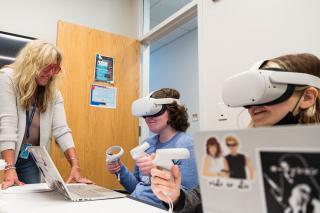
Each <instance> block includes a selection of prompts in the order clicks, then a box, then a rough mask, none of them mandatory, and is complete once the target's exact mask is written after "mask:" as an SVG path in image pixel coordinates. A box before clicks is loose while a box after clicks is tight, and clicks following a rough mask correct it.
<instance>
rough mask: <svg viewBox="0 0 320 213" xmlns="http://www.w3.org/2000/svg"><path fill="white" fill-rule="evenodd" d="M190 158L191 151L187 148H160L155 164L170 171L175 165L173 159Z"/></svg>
mask: <svg viewBox="0 0 320 213" xmlns="http://www.w3.org/2000/svg"><path fill="white" fill-rule="evenodd" d="M188 158H190V152H189V150H188V149H186V148H172V149H158V150H157V151H156V157H155V159H154V160H153V164H154V165H155V166H159V167H161V168H164V169H166V170H169V171H170V170H171V168H172V167H173V165H174V164H173V162H172V160H179V159H188Z"/></svg>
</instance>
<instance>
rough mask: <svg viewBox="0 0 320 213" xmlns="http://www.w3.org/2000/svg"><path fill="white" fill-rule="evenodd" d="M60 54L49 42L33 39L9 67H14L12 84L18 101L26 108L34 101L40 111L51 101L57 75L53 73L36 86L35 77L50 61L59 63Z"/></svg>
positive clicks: (44, 109)
mask: <svg viewBox="0 0 320 213" xmlns="http://www.w3.org/2000/svg"><path fill="white" fill-rule="evenodd" d="M61 60H62V55H61V53H60V51H59V50H58V49H57V48H56V47H55V46H54V45H53V44H51V43H48V42H45V41H41V40H34V41H31V42H30V43H28V44H27V45H26V46H25V47H24V48H23V49H22V50H21V51H20V53H19V55H18V56H17V58H16V60H15V62H14V63H12V64H11V65H10V66H9V67H12V68H13V69H14V76H13V79H14V84H15V87H16V90H17V92H18V102H19V105H21V106H22V107H23V108H25V109H27V108H28V107H29V106H31V104H32V102H33V101H35V104H36V106H37V107H38V108H39V110H40V112H44V111H46V109H47V108H48V107H49V106H50V104H51V103H52V101H53V99H54V96H55V92H56V79H57V76H56V75H53V76H52V77H51V79H50V80H49V82H48V84H47V85H46V86H38V85H37V82H36V78H37V77H38V76H39V75H40V72H41V70H43V69H44V68H45V67H46V66H48V65H49V64H51V63H56V64H58V65H60V64H61Z"/></svg>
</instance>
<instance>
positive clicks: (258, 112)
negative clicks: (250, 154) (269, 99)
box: [248, 92, 300, 127]
mask: <svg viewBox="0 0 320 213" xmlns="http://www.w3.org/2000/svg"><path fill="white" fill-rule="evenodd" d="M299 98H300V93H299V92H294V93H293V95H292V96H291V97H290V98H289V99H288V100H286V101H284V102H281V103H279V104H274V105H270V106H252V107H250V108H249V109H248V112H249V114H250V116H251V119H252V122H253V126H254V127H262V126H273V125H274V124H276V123H278V122H279V121H280V120H281V119H282V118H284V117H285V116H286V114H287V113H288V112H289V111H292V110H293V108H294V107H295V105H296V104H297V102H298V101H299ZM296 108H299V104H298V105H297V107H296Z"/></svg>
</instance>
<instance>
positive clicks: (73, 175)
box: [66, 166, 94, 184]
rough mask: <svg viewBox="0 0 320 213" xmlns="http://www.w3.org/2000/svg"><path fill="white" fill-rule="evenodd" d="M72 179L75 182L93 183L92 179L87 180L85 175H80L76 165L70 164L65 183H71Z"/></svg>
mask: <svg viewBox="0 0 320 213" xmlns="http://www.w3.org/2000/svg"><path fill="white" fill-rule="evenodd" d="M72 181H74V182H77V183H87V184H94V182H93V181H91V180H89V179H88V178H86V177H82V176H81V174H80V168H79V167H78V166H72V167H71V171H70V176H69V178H68V180H67V182H66V183H71V182H72Z"/></svg>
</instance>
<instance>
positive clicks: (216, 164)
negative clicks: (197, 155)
mask: <svg viewBox="0 0 320 213" xmlns="http://www.w3.org/2000/svg"><path fill="white" fill-rule="evenodd" d="M208 157H209V159H210V161H211V162H210V165H211V166H210V168H209V171H210V172H213V173H218V172H221V171H222V170H223V169H224V157H215V158H213V157H211V156H208Z"/></svg>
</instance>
